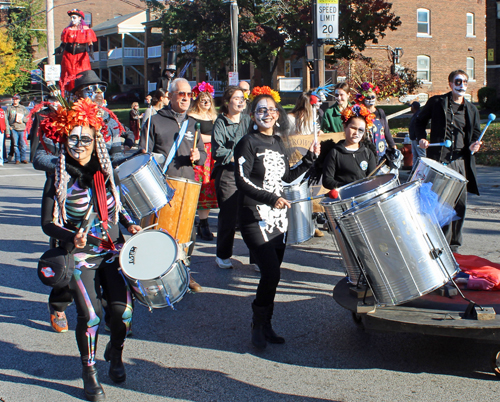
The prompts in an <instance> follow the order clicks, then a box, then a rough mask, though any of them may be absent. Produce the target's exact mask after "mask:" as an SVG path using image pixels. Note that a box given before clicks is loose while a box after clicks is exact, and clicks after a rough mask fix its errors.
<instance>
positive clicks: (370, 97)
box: [365, 95, 376, 100]
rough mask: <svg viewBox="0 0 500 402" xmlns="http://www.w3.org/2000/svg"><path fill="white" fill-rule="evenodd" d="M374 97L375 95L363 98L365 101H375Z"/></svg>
mask: <svg viewBox="0 0 500 402" xmlns="http://www.w3.org/2000/svg"><path fill="white" fill-rule="evenodd" d="M375 98H376V96H375V95H372V96H365V99H368V100H373V99H375Z"/></svg>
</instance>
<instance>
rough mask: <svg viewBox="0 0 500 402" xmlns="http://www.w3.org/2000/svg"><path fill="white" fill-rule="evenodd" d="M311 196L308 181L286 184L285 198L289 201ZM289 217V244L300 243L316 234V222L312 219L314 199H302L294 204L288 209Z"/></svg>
mask: <svg viewBox="0 0 500 402" xmlns="http://www.w3.org/2000/svg"><path fill="white" fill-rule="evenodd" d="M309 197H311V190H310V188H309V185H308V183H307V181H305V182H303V183H302V184H295V185H293V186H285V187H284V189H283V198H285V199H287V200H288V201H294V200H299V199H302V198H309ZM287 218H288V234H287V243H288V244H298V243H303V242H305V241H306V240H309V239H310V238H311V237H313V236H314V229H315V227H314V222H313V220H312V201H302V202H297V203H295V204H292V207H291V208H289V209H288V211H287Z"/></svg>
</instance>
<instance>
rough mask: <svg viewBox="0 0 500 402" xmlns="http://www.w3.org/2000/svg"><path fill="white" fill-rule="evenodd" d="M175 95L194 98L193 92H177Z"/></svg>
mask: <svg viewBox="0 0 500 402" xmlns="http://www.w3.org/2000/svg"><path fill="white" fill-rule="evenodd" d="M174 94H177V95H179V96H180V97H181V98H186V97H188V98H191V97H192V96H193V93H192V92H184V91H182V92H179V91H175V92H174Z"/></svg>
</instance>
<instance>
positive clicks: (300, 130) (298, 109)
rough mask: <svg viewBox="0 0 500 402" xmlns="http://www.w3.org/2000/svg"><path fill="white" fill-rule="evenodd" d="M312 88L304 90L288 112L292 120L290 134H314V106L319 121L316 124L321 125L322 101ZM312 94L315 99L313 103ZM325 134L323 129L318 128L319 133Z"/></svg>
mask: <svg viewBox="0 0 500 402" xmlns="http://www.w3.org/2000/svg"><path fill="white" fill-rule="evenodd" d="M312 92H313V91H312V90H310V91H308V92H303V93H301V94H300V95H299V97H298V98H297V100H296V102H295V107H294V108H293V109H292V111H291V112H290V113H289V114H288V118H289V120H290V125H291V131H290V135H311V134H314V118H313V108H316V116H317V121H316V125H317V127H319V126H320V125H319V114H318V111H319V107H320V105H321V101H320V100H319V98H318V97H316V96H315V95H312ZM311 96H314V97H315V99H314V100H313V101H312V102H314V104H313V103H311ZM321 134H323V131H321V130H318V135H321Z"/></svg>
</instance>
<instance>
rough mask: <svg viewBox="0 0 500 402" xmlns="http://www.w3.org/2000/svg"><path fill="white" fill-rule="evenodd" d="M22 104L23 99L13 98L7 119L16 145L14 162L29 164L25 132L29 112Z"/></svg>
mask: <svg viewBox="0 0 500 402" xmlns="http://www.w3.org/2000/svg"><path fill="white" fill-rule="evenodd" d="M20 102H21V97H20V96H19V95H17V94H16V95H14V96H13V97H12V105H11V106H9V107H8V108H7V119H8V122H9V127H10V140H11V142H12V143H13V144H14V160H15V163H16V164H19V163H28V157H27V155H26V149H27V146H26V138H25V136H24V130H25V129H26V122H27V121H28V114H29V110H28V109H27V108H26V107H24V106H23V105H21V103H20Z"/></svg>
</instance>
